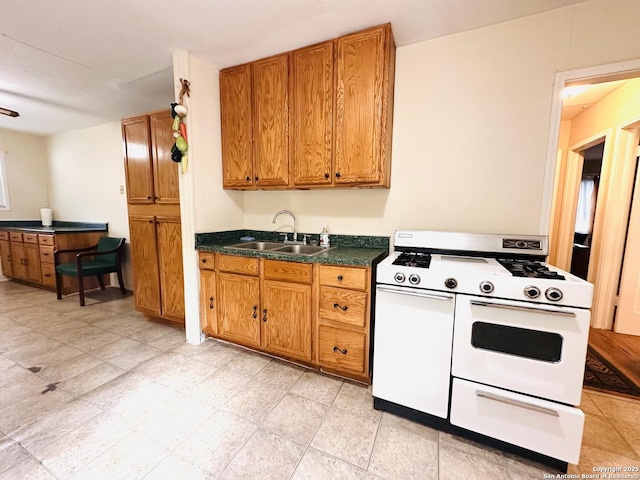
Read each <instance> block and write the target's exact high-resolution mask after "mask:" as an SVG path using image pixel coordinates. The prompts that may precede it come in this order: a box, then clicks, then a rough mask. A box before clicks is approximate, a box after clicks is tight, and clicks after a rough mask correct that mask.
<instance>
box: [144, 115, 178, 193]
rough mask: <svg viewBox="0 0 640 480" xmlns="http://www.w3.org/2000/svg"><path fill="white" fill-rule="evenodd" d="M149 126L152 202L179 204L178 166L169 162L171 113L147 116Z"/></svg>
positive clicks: (171, 138) (171, 132) (171, 135)
mask: <svg viewBox="0 0 640 480" xmlns="http://www.w3.org/2000/svg"><path fill="white" fill-rule="evenodd" d="M149 121H150V124H151V154H152V157H153V177H154V186H155V192H154V197H155V198H154V200H155V202H156V203H170V204H178V203H180V190H179V188H178V164H176V162H174V161H173V160H171V148H172V147H173V144H174V143H175V139H174V138H173V129H172V123H173V119H172V118H171V111H170V110H166V111H163V112H157V113H154V114H152V115H150V116H149Z"/></svg>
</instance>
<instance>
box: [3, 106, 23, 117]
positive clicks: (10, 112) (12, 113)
mask: <svg viewBox="0 0 640 480" xmlns="http://www.w3.org/2000/svg"><path fill="white" fill-rule="evenodd" d="M0 113H1V114H2V115H8V116H9V117H19V116H20V114H19V113H18V112H15V111H13V110H9V109H8V108H2V107H0Z"/></svg>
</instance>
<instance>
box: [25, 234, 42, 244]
mask: <svg viewBox="0 0 640 480" xmlns="http://www.w3.org/2000/svg"><path fill="white" fill-rule="evenodd" d="M22 238H23V240H24V243H38V234H37V233H25V234H23V235H22Z"/></svg>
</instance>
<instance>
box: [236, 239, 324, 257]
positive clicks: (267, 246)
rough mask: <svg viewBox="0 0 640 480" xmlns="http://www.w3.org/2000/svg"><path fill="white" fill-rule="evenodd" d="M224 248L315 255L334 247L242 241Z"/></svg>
mask: <svg viewBox="0 0 640 480" xmlns="http://www.w3.org/2000/svg"><path fill="white" fill-rule="evenodd" d="M226 248H237V249H239V250H253V251H265V252H274V253H295V254H296V255H307V256H311V255H317V254H318V253H322V252H326V251H328V250H331V249H332V248H335V247H319V246H317V245H304V244H301V243H286V244H284V243H278V242H260V241H256V242H243V243H236V244H234V245H227V246H226Z"/></svg>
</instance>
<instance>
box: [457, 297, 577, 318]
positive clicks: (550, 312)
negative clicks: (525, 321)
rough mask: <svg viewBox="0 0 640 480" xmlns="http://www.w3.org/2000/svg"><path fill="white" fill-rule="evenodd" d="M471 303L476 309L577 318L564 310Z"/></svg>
mask: <svg viewBox="0 0 640 480" xmlns="http://www.w3.org/2000/svg"><path fill="white" fill-rule="evenodd" d="M469 303H470V304H471V305H474V306H476V307H489V308H503V309H505V310H515V311H516V312H533V313H542V314H545V315H559V316H563V317H575V316H576V314H575V313H574V312H565V311H564V310H551V309H547V308H539V307H521V306H516V305H505V304H503V303H492V302H478V301H476V300H471V301H470V302H469Z"/></svg>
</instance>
